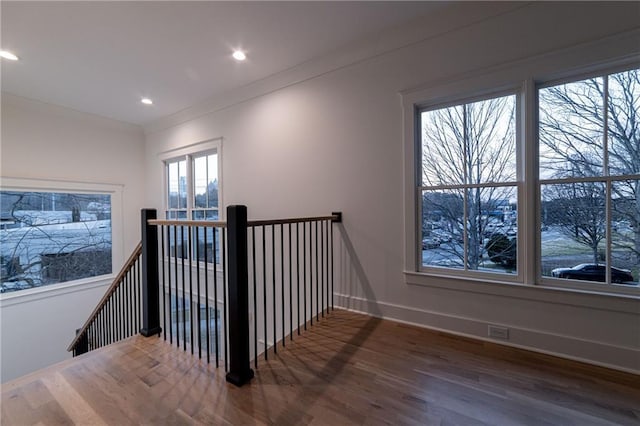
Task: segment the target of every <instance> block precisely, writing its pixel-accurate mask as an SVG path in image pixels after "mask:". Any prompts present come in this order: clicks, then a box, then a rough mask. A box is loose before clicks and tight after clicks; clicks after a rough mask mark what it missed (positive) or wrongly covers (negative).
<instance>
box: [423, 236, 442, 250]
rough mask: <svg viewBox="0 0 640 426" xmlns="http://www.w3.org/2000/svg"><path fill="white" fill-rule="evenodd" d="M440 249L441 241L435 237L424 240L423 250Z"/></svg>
mask: <svg viewBox="0 0 640 426" xmlns="http://www.w3.org/2000/svg"><path fill="white" fill-rule="evenodd" d="M438 247H440V240H439V239H437V238H435V237H427V238H424V239H423V240H422V250H427V249H432V248H438Z"/></svg>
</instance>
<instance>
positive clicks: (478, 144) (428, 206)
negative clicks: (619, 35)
mask: <svg viewBox="0 0 640 426" xmlns="http://www.w3.org/2000/svg"><path fill="white" fill-rule="evenodd" d="M599 70H600V71H590V72H589V73H588V74H581V75H578V74H576V73H574V74H573V76H572V75H569V74H564V75H563V76H562V77H561V78H557V77H553V78H544V79H543V78H541V79H539V80H536V76H535V73H533V72H532V71H531V67H529V66H528V64H522V67H521V68H514V69H505V70H503V71H500V72H496V75H495V76H492V77H491V78H488V77H485V78H483V79H471V78H470V79H466V80H461V81H459V82H456V83H455V84H454V83H451V84H445V85H443V86H442V87H438V88H430V89H425V90H419V91H415V92H408V93H407V94H403V99H404V104H405V112H407V115H406V116H405V132H406V134H407V135H409V136H410V137H408V138H406V143H407V145H405V146H407V147H408V146H409V143H411V144H412V145H413V147H412V148H413V149H408V150H407V151H405V161H406V163H405V164H407V165H411V166H412V167H414V171H415V172H414V173H412V174H409V173H407V174H406V178H407V179H406V180H405V182H406V183H407V185H408V186H407V188H409V182H411V184H410V186H411V187H410V189H409V190H408V191H407V195H408V194H410V193H411V197H412V199H411V200H409V201H408V202H407V206H409V207H410V208H409V209H407V212H416V216H415V219H413V220H410V218H409V216H407V222H405V223H406V229H407V231H408V237H407V245H406V252H407V253H408V254H409V255H410V256H407V261H406V265H407V269H408V271H416V272H422V273H425V274H427V275H448V276H451V277H459V278H476V279H481V280H483V281H484V280H492V281H499V282H520V283H525V284H545V285H555V286H561V287H572V288H580V289H588V290H595V291H604V292H611V293H633V294H637V292H638V291H639V290H640V70H639V69H638V66H637V63H636V64H633V65H629V62H627V64H626V65H620V64H617V65H615V67H614V66H613V65H612V66H611V67H609V68H606V67H599ZM518 73H520V74H521V75H526V76H527V79H526V80H524V81H521V82H517V81H514V80H513V75H516V74H518ZM532 74H533V75H532ZM500 78H505V81H500ZM479 81H482V82H483V83H481V84H482V86H480V87H479V86H478V84H480V83H478V82H479ZM487 81H490V82H493V84H494V85H495V86H494V87H501V88H502V89H498V91H496V92H494V93H493V94H492V92H490V91H485V92H481V93H485V95H482V96H474V97H469V98H465V97H464V93H465V91H468V92H467V93H471V94H473V93H479V92H478V90H486V89H490V86H489V87H487V86H486V82H487ZM508 87H515V88H516V89H514V90H512V91H511V92H509V91H508V89H505V88H508ZM505 90H506V91H505ZM423 96H424V97H423ZM452 96H453V99H461V100H460V101H453V102H452V101H451V99H452ZM429 99H435V101H430V100H429ZM440 100H444V101H440ZM409 191H410V192H409ZM408 214H411V213H408ZM414 276H415V275H414ZM476 281H477V280H476ZM412 282H417V283H422V282H425V283H431V282H435V281H434V280H429V279H428V277H425V278H424V279H423V278H421V277H418V278H415V279H413V278H412Z"/></svg>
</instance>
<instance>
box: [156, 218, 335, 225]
mask: <svg viewBox="0 0 640 426" xmlns="http://www.w3.org/2000/svg"><path fill="white" fill-rule="evenodd" d="M339 219H340V217H339V216H338V215H330V216H311V217H297V218H289V219H267V220H250V221H248V222H247V226H249V227H251V226H266V225H285V224H288V223H302V222H317V221H321V220H332V221H335V220H339ZM149 225H164V226H205V227H212V228H226V226H227V222H225V221H213V220H188V219H184V220H170V219H154V220H150V221H149Z"/></svg>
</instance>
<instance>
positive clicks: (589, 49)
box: [400, 29, 640, 297]
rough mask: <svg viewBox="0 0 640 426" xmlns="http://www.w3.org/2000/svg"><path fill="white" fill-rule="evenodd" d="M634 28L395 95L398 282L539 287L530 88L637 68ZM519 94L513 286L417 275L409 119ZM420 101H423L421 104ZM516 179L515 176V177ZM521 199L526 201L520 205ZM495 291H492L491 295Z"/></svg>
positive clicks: (639, 33)
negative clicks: (400, 237) (400, 173)
mask: <svg viewBox="0 0 640 426" xmlns="http://www.w3.org/2000/svg"><path fill="white" fill-rule="evenodd" d="M638 38H640V29H636V30H631V31H627V32H624V33H621V34H617V35H615V36H612V37H608V38H605V39H599V40H595V41H590V42H586V43H580V44H578V45H575V46H571V47H568V48H563V49H559V50H556V51H552V52H548V53H544V54H541V55H537V56H534V57H530V58H525V59H522V60H517V61H513V62H508V63H505V64H500V65H498V66H493V67H489V68H485V69H480V70H474V71H471V72H467V73H464V74H461V75H458V76H454V77H452V78H448V79H446V80H443V81H437V82H432V83H429V84H426V85H423V86H421V87H418V88H415V89H409V90H405V91H402V92H400V97H401V102H402V109H403V148H404V152H403V165H404V179H403V180H404V191H403V193H404V269H405V282H406V283H407V284H410V285H425V286H436V287H438V286H439V283H441V282H442V280H443V278H450V279H452V282H459V283H461V284H462V283H467V284H469V283H471V284H472V285H474V286H475V288H476V289H477V291H479V292H484V291H485V290H487V291H489V290H490V291H492V292H495V288H494V287H495V284H496V283H502V284H514V285H518V286H521V285H524V286H526V287H529V286H536V285H537V288H542V285H541V284H542V283H541V280H540V275H541V272H540V271H538V268H537V264H538V261H537V259H538V258H539V255H540V247H539V244H538V235H539V231H540V219H539V217H538V216H539V215H538V210H539V201H538V198H539V193H538V192H539V189H538V182H537V180H536V176H537V167H538V158H537V144H536V143H531V142H530V141H534V140H537V123H536V121H535V119H536V118H535V117H536V115H537V112H536V111H537V110H536V108H537V103H536V97H535V94H536V87H537V86H536V81H551V80H557V79H561V78H569V77H573V76H579V75H580V74H581V73H582V74H590V73H597V72H601V71H605V72H606V71H609V70H614V69H616V68H622V67H628V66H630V65H633V64H637V63H638V62H640V48H639V46H638ZM513 87H520V88H521V90H522V93H523V94H524V96H522V101H521V102H522V104H521V111H520V113H521V114H523V116H521V120H520V121H521V129H519V133H520V135H521V137H522V139H521V140H522V142H523V143H524V146H523V147H521V148H520V150H519V152H518V155H522V156H523V157H524V158H521V167H522V172H523V176H522V179H523V181H522V182H520V187H519V191H521V192H520V193H519V194H518V196H519V199H520V200H523V202H522V203H523V204H525V203H526V205H524V206H520V205H519V206H518V233H519V235H518V239H519V240H521V241H522V243H520V242H519V246H518V262H519V263H518V275H519V276H521V277H522V278H521V281H520V282H518V281H517V280H508V279H505V278H507V276H506V274H505V276H502V274H500V276H498V277H495V276H493V275H494V274H490V273H482V274H481V279H478V276H465V274H459V273H454V274H446V275H442V274H435V273H427V272H421V271H420V266H421V265H420V262H419V261H418V258H419V256H418V253H417V251H418V250H417V247H418V241H417V238H418V230H419V229H420V228H419V227H418V223H417V220H418V216H417V212H418V200H417V198H416V185H417V182H418V180H417V179H418V177H417V170H418V165H419V161H420V158H419V157H418V155H417V152H416V151H417V144H416V140H417V137H419V135H420V130H419V121H418V120H416V114H417V110H418V109H419V108H424V107H425V106H429V105H440V104H446V103H451V102H455V101H456V100H466V99H471V98H473V97H474V96H484V95H487V94H491V93H496V92H500V91H501V90H505V89H509V88H513ZM425 101H428V102H425ZM519 180H520V176H519ZM524 200H528V201H524ZM553 281H554V282H549V283H547V282H545V283H544V288H547V289H549V288H551V289H557V290H563V291H564V290H566V291H573V292H590V293H594V292H595V293H597V294H599V295H613V296H617V297H620V296H627V297H628V296H629V295H631V296H632V297H638V295H640V289H638V288H629V289H618V288H617V286H611V285H607V284H604V285H603V284H599V283H584V284H581V285H578V286H576V285H574V283H570V284H566V283H562V282H555V281H561V280H553ZM498 292H500V290H498Z"/></svg>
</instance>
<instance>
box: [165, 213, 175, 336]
mask: <svg viewBox="0 0 640 426" xmlns="http://www.w3.org/2000/svg"><path fill="white" fill-rule="evenodd" d="M167 249H168V250H167V251H168V252H169V256H167V279H168V282H167V291H168V293H169V294H168V295H167V298H168V299H169V303H168V304H166V303H165V305H164V309H165V311H164V313H165V316H168V321H167V322H168V323H169V344H171V345H173V319H172V315H171V308H172V303H171V226H170V225H167ZM165 340H166V337H165Z"/></svg>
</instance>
